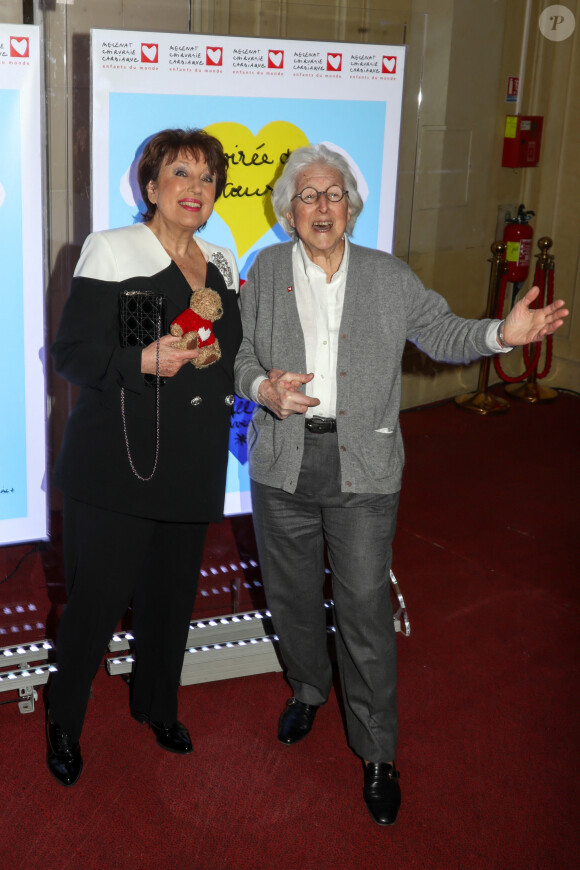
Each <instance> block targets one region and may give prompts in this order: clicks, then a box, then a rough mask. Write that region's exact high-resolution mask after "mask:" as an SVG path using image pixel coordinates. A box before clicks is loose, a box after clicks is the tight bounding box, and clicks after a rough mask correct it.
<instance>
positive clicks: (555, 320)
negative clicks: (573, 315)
mask: <svg viewBox="0 0 580 870" xmlns="http://www.w3.org/2000/svg"><path fill="white" fill-rule="evenodd" d="M539 292H540V288H539V287H532V288H531V290H528V292H527V293H526V295H525V296H523V297H522V299H520V301H519V302H516V304H515V305H514V307H513V308H512V310H511V311H510V313H509V314H508V316H507V317H506V319H505V323H504V326H503V339H504V341H505V343H506V344H509V345H512V346H513V347H515V346H516V345H519V344H531V343H532V342H534V341H541V340H542V339H543V337H544V336H545V335H551V334H552V333H553V332H556V330H557V329H560V327H561V326H562V324H563V323H564V318H565V317H567V316H568V314H569V311H568V309H567V308H564V304H565V303H564V300H563V299H557V300H556V302H552V304H551V305H547V306H546V307H545V308H531V307H530V306H531V305H532V303H533V302H534V301H535V300H536V299H537V298H538V294H539Z"/></svg>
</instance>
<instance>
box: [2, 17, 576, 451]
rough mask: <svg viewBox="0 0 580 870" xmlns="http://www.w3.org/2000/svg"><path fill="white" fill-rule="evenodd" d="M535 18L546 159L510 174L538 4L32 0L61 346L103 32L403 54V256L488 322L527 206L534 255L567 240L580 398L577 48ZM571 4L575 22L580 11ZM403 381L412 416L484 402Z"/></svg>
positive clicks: (409, 361) (461, 309) (61, 408)
mask: <svg viewBox="0 0 580 870" xmlns="http://www.w3.org/2000/svg"><path fill="white" fill-rule="evenodd" d="M529 5H530V9H531V15H530V31H529V41H528V45H527V50H526V51H525V53H524V57H525V60H526V70H527V72H526V76H525V79H524V82H523V101H522V112H523V113H525V114H542V115H544V116H545V127H544V140H543V151H542V158H541V162H540V166H539V167H538V168H534V169H525V170H513V169H504V168H502V167H501V150H502V138H503V129H504V118H505V115H506V114H510V113H512V112H513V104H508V103H506V101H505V93H506V84H507V77H508V75H518V72H519V69H520V55H521V51H522V37H523V32H524V14H523V13H524V12H525V9H526V7H527V2H526V0H326V2H317V0H313V2H309V3H308V2H303V0H163V2H161V0H99V2H98V3H97V2H91V0H68V2H59V0H34V15H35V22H36V23H39V24H41V26H42V27H43V39H44V44H45V56H46V72H45V79H46V90H47V104H46V123H47V143H48V147H47V182H48V183H47V204H48V215H49V221H48V248H47V250H48V263H47V271H48V272H49V294H48V296H49V299H48V311H49V333H50V334H51V335H52V334H53V333H54V329H55V325H56V323H57V321H58V317H59V315H60V311H61V308H62V304H63V303H64V299H65V298H66V295H67V293H68V287H69V284H70V278H71V274H72V270H73V268H74V264H75V262H76V258H77V256H78V251H79V247H80V245H81V243H82V241H83V239H84V237H85V236H86V234H87V233H88V232H89V230H90V214H89V207H90V177H89V169H90V163H89V160H90V155H89V102H90V101H89V83H90V82H89V30H90V28H91V27H99V28H126V29H141V30H164V31H170V32H188V31H190V30H191V31H192V32H202V33H223V34H232V35H236V34H237V35H242V36H254V35H255V36H271V37H281V38H285V37H287V38H307V39H308V38H312V39H325V40H346V41H356V42H362V43H365V42H366V43H385V44H388V43H399V44H402V43H404V44H406V45H407V46H408V52H407V72H406V85H405V99H404V112H403V127H402V138H401V152H400V172H399V188H398V198H397V223H396V238H395V253H396V254H397V255H398V256H400V257H402V258H404V259H405V260H408V261H409V263H410V265H411V266H412V268H413V269H415V271H416V272H417V273H418V274H419V275H420V276H421V278H422V279H423V280H424V281H425V283H426V284H428V285H429V286H433V287H435V289H437V290H439V291H440V292H441V293H443V294H444V295H445V296H446V298H447V299H448V300H449V302H450V304H451V305H452V307H453V308H454V310H455V311H457V313H459V314H461V315H464V316H480V315H482V314H483V313H484V311H485V307H486V300H487V288H488V281H489V268H490V266H489V262H488V259H489V257H490V245H491V243H492V242H493V241H494V239H495V237H496V234H497V225H498V213H500V212H501V211H502V209H504V210H505V206H506V205H511V206H513V205H517V204H518V203H519V202H525V204H526V207H527V208H531V209H533V210H534V211H535V212H536V213H537V216H536V218H535V219H534V221H533V226H534V229H535V238H536V240H537V239H538V238H539V237H540V236H541V235H549V236H550V237H552V238H553V240H554V246H553V248H552V252H553V253H554V255H555V257H556V289H557V293H558V294H559V295H563V296H564V297H565V298H566V300H567V301H568V302H569V303H570V305H571V307H572V309H573V313H572V315H571V317H570V318H569V321H568V323H567V324H566V326H565V327H564V329H563V330H562V332H561V335H559V336H558V337H557V339H556V341H555V343H554V351H555V352H554V362H553V366H552V370H551V373H550V376H549V378H548V379H547V380H546V381H545V383H551V384H552V385H555V386H560V387H567V388H575V389H578V387H579V386H580V323H579V320H580V315H578V314H576V313H575V310H574V309H575V307H576V306H575V304H574V303H575V300H576V297H577V296H578V290H579V273H578V263H579V235H578V230H577V219H576V215H577V212H578V205H577V204H578V202H579V200H580V184H579V177H578V176H579V170H578V165H577V160H576V159H575V157H576V155H575V143H576V142H577V141H578V137H579V134H580V130H579V127H580V117H579V115H578V112H577V111H576V113H574V111H573V107H574V106H578V105H579V104H580V93H579V81H580V76H579V50H578V33H577V31H576V32H575V33H574V34H573V36H571V37H570V38H569V39H567V40H566V41H564V42H559V43H556V42H549V41H548V40H546V39H545V38H543V37H542V36H541V35H540V33H539V30H538V27H537V20H538V16H539V13H540V12H541V10H542V9H543V8H545V7H546V6H547V5H550V4H549V3H548V2H545V0H530V3H529ZM566 5H567V6H568V7H569V8H570V9H572V10H573V11H574V13H575V15H576V18H577V21H578V20H579V19H580V10H579V9H578V2H577V0H574V2H571V0H569V2H568V3H567V4H566ZM0 20H3V21H21V20H22V3H21V2H20V0H8V2H6V0H0ZM419 95H420V96H421V101H420V103H419ZM513 356H514V358H513V360H511V361H509V362H507V363H506V368H508V369H510V367H511V369H510V370H512V371H513V373H515V372H516V371H519V370H521V356H520V355H517V356H516V355H515V354H514V355H513ZM404 370H405V375H404V405H405V406H413V405H417V404H423V403H427V402H432V401H436V400H439V399H442V398H445V397H449V396H453V395H456V394H458V393H461V392H465V391H468V390H473V389H475V387H476V385H477V379H478V373H479V366H478V365H477V364H476V365H473V366H470V367H467V368H463V367H446V366H440V365H434V364H432V363H431V362H430V361H429V360H426V358H425V357H424V356H423V355H422V354H420V353H418V352H417V351H415V350H414V349H413V348H410V349H409V350H408V352H407V353H406V355H405V360H404ZM492 371H493V370H492ZM492 380H495V376H494V378H492ZM50 392H51V394H52V396H53V406H52V431H53V443H54V448H55V449H58V445H59V443H60V437H61V434H62V428H63V426H64V421H65V420H66V416H67V414H68V411H69V408H70V404H71V402H72V401H73V400H74V396H71V395H70V394H69V391H68V389H67V388H66V387H65V385H64V384H63V383H62V382H61V381H60V379H58V378H57V379H55V380H54V382H53V383H52V384H51V385H50Z"/></svg>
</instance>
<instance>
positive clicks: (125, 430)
mask: <svg viewBox="0 0 580 870" xmlns="http://www.w3.org/2000/svg"><path fill="white" fill-rule="evenodd" d="M156 344H157V358H156V367H155V427H156V431H155V461H154V463H153V470H152V472H151V474H150V475H149V477H141V475H140V474H139V472H138V471H137V469H136V468H135V463H134V462H133V457H132V456H131V448H130V447H129V436H128V434H127V420H126V417H125V389H124V387H121V416H122V418H123V433H124V435H125V446H126V447H127V458H128V460H129V465H130V466H131V471H132V472H133V474H134V475H135V477H137V478H139V480H142V481H143V483H147V481H148V480H151V478H152V477H153V475H154V474H155V472H156V471H157V461H158V459H159V383H160V378H159V353H160V348H161V315H160V314H159V315H158V317H157V341H156Z"/></svg>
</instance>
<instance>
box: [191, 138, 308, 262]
mask: <svg viewBox="0 0 580 870" xmlns="http://www.w3.org/2000/svg"><path fill="white" fill-rule="evenodd" d="M205 129H206V130H207V132H208V133H211V134H212V136H216V137H217V138H218V139H219V140H220V142H221V143H222V145H223V146H224V151H225V153H226V154H227V157H228V181H227V184H226V187H225V190H224V192H223V194H222V195H221V197H220V198H219V199H218V201H217V202H216V204H215V210H216V212H217V213H218V214H219V216H220V217H221V218H222V219H223V220H224V221H225V222H226V223H227V225H228V226H229V228H230V231H231V233H232V235H233V237H234V241H235V243H236V249H237V252H238V257H242V256H243V255H244V254H245V253H246V251H249V250H250V248H251V247H252V245H253V244H254V243H255V242H257V241H258V239H260V238H261V237H262V236H263V235H264V233H267V232H268V230H269V229H270V228H271V227H273V226H274V224H275V223H276V216H275V214H274V209H273V208H272V202H271V198H270V195H271V192H272V188H273V187H274V182H275V181H276V180H277V179H278V177H279V176H280V175H281V173H282V170H283V169H284V165H285V163H286V160H287V159H288V157H289V155H290V154H291V152H292V151H294V150H295V149H296V148H300V147H301V146H303V145H308V144H309V142H308V139H307V138H306V136H305V134H304V133H303V132H302V130H300V128H299V127H296V126H295V125H294V124H290V123H289V122H288V121H271V122H270V123H269V124H266V125H265V126H264V127H262V129H261V130H260V131H259V132H258V134H257V135H256V136H254V134H253V133H252V131H251V130H248V128H247V127H245V126H244V125H243V124H236V123H234V122H231V121H222V122H219V123H217V124H210V126H209V127H206V128H205Z"/></svg>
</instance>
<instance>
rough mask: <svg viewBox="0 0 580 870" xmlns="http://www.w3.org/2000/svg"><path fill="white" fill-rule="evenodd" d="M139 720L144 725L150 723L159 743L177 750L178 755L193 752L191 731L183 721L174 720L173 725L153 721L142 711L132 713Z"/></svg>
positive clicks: (171, 749)
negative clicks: (141, 712)
mask: <svg viewBox="0 0 580 870" xmlns="http://www.w3.org/2000/svg"><path fill="white" fill-rule="evenodd" d="M132 716H133V718H134V719H136V720H137V722H141V724H143V725H149V727H150V728H151V730H152V731H153V733H154V734H155V739H156V740H157V743H158V744H159V745H160V746H162V747H163V749H167V751H168V752H177V753H178V755H188V754H189V753H190V752H193V744H192V742H191V737H190V736H189V731H188V730H187V728H186V727H185V725H182V724H181V722H174V723H173V725H162V724H161V723H160V722H153V721H152V720H151V719H149V717H148V716H144V715H142V714H140V713H132Z"/></svg>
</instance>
